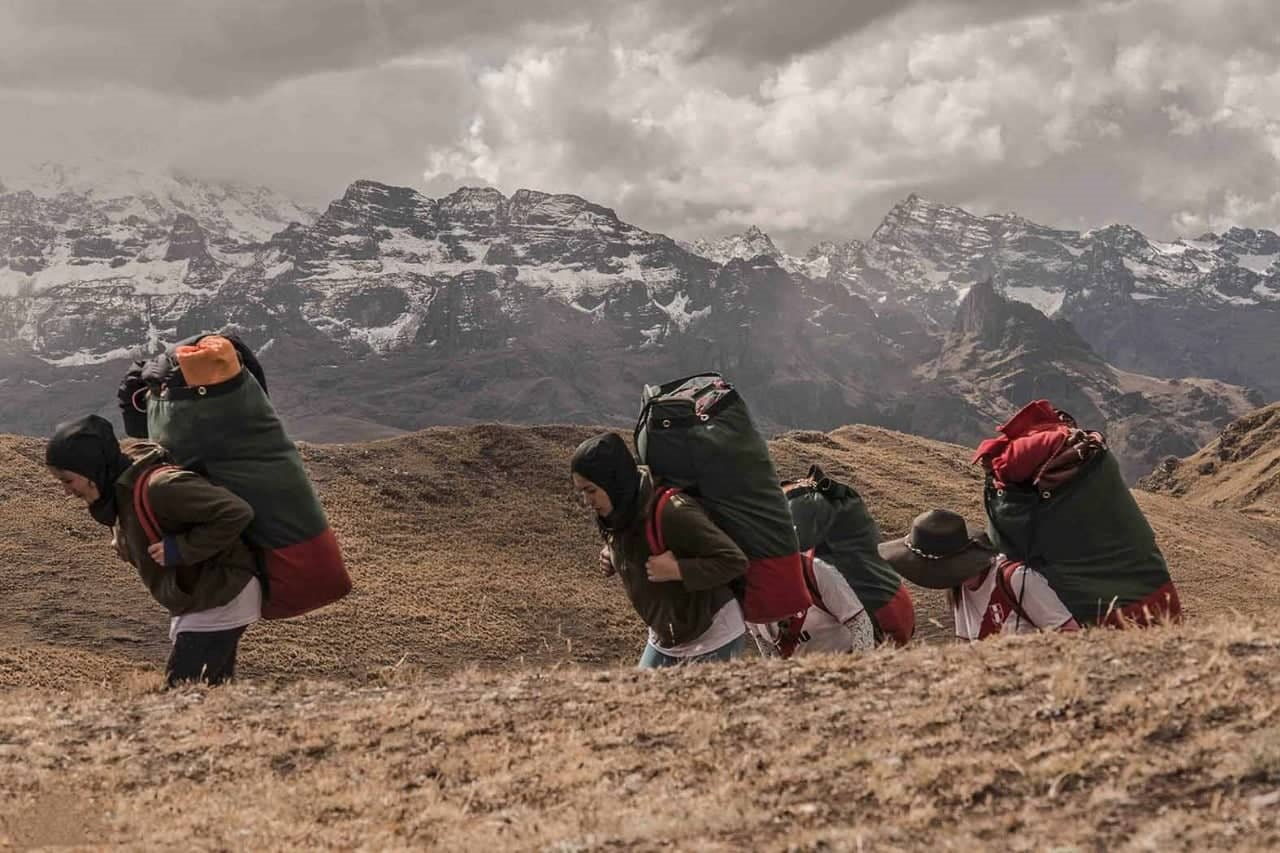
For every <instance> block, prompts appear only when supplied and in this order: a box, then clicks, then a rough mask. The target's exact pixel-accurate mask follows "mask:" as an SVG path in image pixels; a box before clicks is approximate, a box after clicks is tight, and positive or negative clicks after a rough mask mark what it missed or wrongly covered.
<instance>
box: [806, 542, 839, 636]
mask: <svg viewBox="0 0 1280 853" xmlns="http://www.w3.org/2000/svg"><path fill="white" fill-rule="evenodd" d="M800 566H801V567H802V568H803V569H804V583H805V586H807V587H809V597H810V598H812V599H813V603H814V606H816V607H817V608H818V609H819V610H821V611H822V612H824V613H826V614H827V615H828V616H830V617H831V618H832V619H835V618H836V615H835V614H834V613H832V612H831V608H830V607H827V603H826V602H825V601H823V600H822V590H821V589H819V588H818V575H817V573H816V572H815V571H814V570H813V549H812V548H810V549H809V550H808V551H801V552H800ZM836 621H837V622H838V621H840V620H839V619H836Z"/></svg>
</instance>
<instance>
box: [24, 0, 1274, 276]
mask: <svg viewBox="0 0 1280 853" xmlns="http://www.w3.org/2000/svg"><path fill="white" fill-rule="evenodd" d="M1273 6H1274V4H1273V2H1272V0H1127V2H1120V0H1117V2H1053V1H1052V0H949V1H948V0H938V1H937V2H918V3H912V2H901V0H899V2H889V0H858V2H851V0H829V1H828V2H818V1H817V0H776V2H775V0H505V2H499V0H458V2H453V0H436V2H428V1H427V0H422V2H411V0H216V2H211V0H113V2H110V3H106V2H100V0H4V2H3V3H0V115H2V116H3V117H4V121H3V125H0V126H2V127H3V130H2V131H0V178H3V174H4V171H5V169H7V168H13V167H15V166H16V165H17V164H19V163H26V162H29V161H32V160H40V159H45V160H47V159H53V160H69V161H78V160H81V159H83V158H85V157H92V156H97V157H101V158H105V159H107V160H108V161H111V162H115V161H117V160H119V161H121V162H123V161H124V160H125V159H126V158H127V159H128V160H129V161H130V162H132V163H136V162H138V161H139V160H142V161H144V162H147V163H149V164H154V165H155V166H156V167H175V168H181V169H186V170H192V171H195V172H199V173H204V174H208V175H210V176H213V177H232V178H238V179H244V180H249V181H253V182H259V183H266V184H268V185H271V186H274V187H276V188H278V189H281V190H283V191H285V192H286V193H289V194H291V195H293V196H294V197H296V198H298V199H299V200H301V201H304V202H307V203H310V204H313V205H317V206H323V205H324V204H325V203H327V202H328V201H329V200H330V199H332V198H333V197H335V196H337V195H339V194H340V193H341V192H342V190H343V188H344V187H345V186H346V185H347V184H348V183H350V182H351V181H352V180H354V179H356V178H359V177H368V178H374V179H378V180H383V181H387V182H389V183H398V184H404V185H408V186H413V187H416V188H418V189H420V190H423V191H425V192H428V193H429V194H431V195H441V194H444V193H446V192H448V191H450V190H452V189H454V188H456V187H457V186H459V185H462V184H488V185H492V186H496V187H498V188H499V189H501V190H503V191H504V192H508V193H509V192H512V191H514V190H515V189H518V188H520V187H532V188H536V189H541V190H546V191H549V192H572V193H577V194H580V195H583V196H586V197H588V198H590V199H591V200H593V201H596V202H599V203H601V204H604V205H607V206H610V207H613V208H615V209H617V210H618V212H619V214H620V215H622V216H623V218H625V219H627V220H629V221H632V222H634V223H636V224H638V225H641V226H643V227H646V228H650V229H654V230H661V231H664V232H666V233H669V234H671V235H673V236H676V237H680V238H685V239H692V238H695V237H700V236H708V235H716V234H723V233H726V232H729V231H735V230H740V229H742V228H744V227H746V226H747V225H751V224H757V225H759V226H760V227H762V228H764V229H765V230H766V231H769V232H770V233H771V234H773V235H774V237H775V239H777V240H778V241H779V242H780V243H782V244H783V245H784V246H785V248H787V249H789V250H791V251H794V252H802V251H804V250H805V249H806V248H807V247H808V246H809V245H810V244H811V243H812V242H814V241H815V240H817V239H825V238H833V239H849V238H853V237H859V238H862V237H866V236H867V235H868V234H869V233H870V232H871V230H872V229H874V227H875V225H876V224H877V223H878V222H879V220H880V219H881V218H882V217H883V215H884V214H885V212H886V211H887V210H888V209H889V207H891V206H892V204H893V203H894V202H895V201H897V200H898V199H900V198H902V197H904V196H906V195H907V194H909V193H911V192H917V193H919V194H921V195H923V196H926V197H929V198H933V199H937V200H939V201H944V202H947V203H951V204H958V205H961V206H963V207H967V208H969V209H972V210H974V211H976V212H980V213H988V212H1001V211H1016V212H1018V213H1021V214H1022V215H1024V216H1027V217H1028V218H1031V219H1034V220H1037V221H1040V222H1044V223H1046V224H1051V225H1059V226H1062V227H1070V228H1085V227H1093V226H1100V225H1106V224H1109V223H1112V222H1129V223H1132V224H1134V225H1136V226H1137V227H1139V228H1141V229H1143V230H1144V231H1146V232H1148V233H1149V234H1151V235H1152V236H1156V237H1169V236H1173V235H1178V234H1198V233H1200V232H1202V231H1204V230H1206V229H1208V228H1222V227H1225V226H1227V225H1231V224H1240V225H1249V226H1258V227H1270V228H1276V227H1277V226H1280V168H1278V166H1280V163H1278V162H1277V161H1278V160H1280V35H1278V33H1280V28H1278V27H1277V26H1276V24H1275V21H1276V18H1277V15H1276V12H1275V10H1274V8H1273Z"/></svg>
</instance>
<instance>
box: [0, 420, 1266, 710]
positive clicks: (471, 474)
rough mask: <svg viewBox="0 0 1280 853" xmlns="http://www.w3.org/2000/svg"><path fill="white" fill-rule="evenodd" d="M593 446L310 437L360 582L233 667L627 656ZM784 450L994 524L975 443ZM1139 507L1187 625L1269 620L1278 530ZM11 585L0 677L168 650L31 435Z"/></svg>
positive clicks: (862, 483)
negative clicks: (571, 471)
mask: <svg viewBox="0 0 1280 853" xmlns="http://www.w3.org/2000/svg"><path fill="white" fill-rule="evenodd" d="M623 432H624V433H625V430H623ZM592 433H593V430H592V429H591V428H586V427H559V426H549V427H508V426H477V427H467V428H434V429H429V430H426V431H423V432H419V433H414V434H411V435H407V436H403V437H399V438H394V439H389V440H385V441H377V442H372V443H368V444H353V445H324V446H304V448H303V450H304V456H305V458H306V460H307V464H308V466H309V468H310V471H311V474H312V476H313V478H314V480H315V482H316V484H317V486H318V488H319V491H320V494H321V497H322V500H323V501H324V504H325V507H326V509H327V511H328V513H329V517H330V520H331V522H332V524H333V526H334V528H335V530H336V531H337V534H338V536H339V538H340V539H341V541H342V543H343V547H344V550H345V553H346V556H347V560H348V565H349V567H350V570H351V574H352V577H353V578H354V581H355V591H354V592H353V593H352V594H351V595H350V596H348V598H347V599H345V600H343V601H341V602H339V603H338V604H336V605H334V606H331V607H328V608H326V609H324V610H321V611H319V612H317V613H315V614H312V615H309V616H307V617H304V618H301V619H295V620H289V621H286V622H275V623H262V624H259V625H257V626H255V627H254V628H252V629H250V631H249V633H248V634H247V635H246V638H245V641H244V643H243V645H242V649H241V651H242V656H241V666H240V668H239V674H240V675H241V676H242V677H243V678H246V679H248V680H253V679H258V678H263V677H270V678H275V679H282V680H292V679H300V678H308V677H320V678H329V679H338V680H343V681H348V682H351V681H356V682H359V681H362V680H365V679H367V678H369V677H371V676H370V673H375V672H377V671H379V670H380V669H382V668H385V667H390V666H395V665H397V664H400V665H402V666H415V667H421V668H423V669H426V670H428V671H430V672H433V673H445V672H450V671H455V670H459V669H464V668H467V667H469V666H472V665H475V666H479V667H482V668H485V669H512V668H522V667H538V668H546V667H549V666H552V665H555V664H560V663H565V662H574V663H580V664H585V665H589V666H602V665H611V664H623V665H632V664H634V662H635V661H636V659H637V657H638V655H639V653H640V650H641V648H642V645H643V638H644V632H643V630H642V626H641V624H640V622H639V619H638V618H637V617H636V616H635V615H634V613H633V612H632V610H631V608H630V606H629V604H628V603H627V601H626V598H625V596H624V594H623V592H622V590H621V588H620V587H619V586H618V583H617V580H616V579H605V578H602V577H601V576H600V574H599V570H598V564H597V554H598V551H599V538H598V535H597V533H596V531H595V526H594V524H593V523H592V521H591V519H590V518H589V517H588V515H587V512H586V510H585V509H583V508H582V507H581V506H580V505H579V504H578V503H577V500H576V499H575V497H574V496H573V494H572V490H571V489H570V487H569V483H568V459H569V457H570V454H571V453H572V451H573V449H574V447H575V446H576V445H577V444H578V442H579V441H581V440H582V439H584V438H586V437H587V436H589V435H591V434H592ZM771 446H772V448H773V453H774V455H775V458H776V460H777V463H778V468H779V473H780V474H782V475H783V476H797V475H801V474H803V473H804V472H805V471H807V470H808V466H809V465H810V464H811V463H814V462H816V463H818V464H820V465H821V466H822V467H823V469H824V470H825V471H827V472H828V473H829V474H830V475H831V476H832V477H835V478H839V479H843V480H845V481H846V482H849V483H851V484H852V485H854V486H855V487H856V488H857V489H858V490H859V491H860V492H862V494H863V496H864V497H865V498H866V500H867V502H868V505H869V507H870V508H871V510H872V512H873V513H874V514H875V517H876V518H877V520H878V521H879V522H880V525H881V528H882V532H883V533H884V535H885V536H886V537H889V536H895V535H899V536H900V535H902V534H903V533H905V531H906V529H907V528H908V526H909V524H910V522H911V519H912V518H913V517H914V516H915V515H916V514H917V513H919V512H921V511H922V510H924V509H928V508H931V507H948V508H953V509H957V510H959V511H961V512H964V513H965V514H966V515H968V516H969V517H970V518H971V519H973V520H975V521H980V520H981V517H982V511H981V505H980V494H981V486H982V480H981V476H980V472H979V470H978V469H977V468H976V467H975V466H972V465H970V464H969V463H968V459H969V455H970V451H969V450H968V449H967V448H962V447H958V446H954V445H947V444H942V443H939V442H935V441H930V440H927V439H922V438H917V437H913V436H907V435H902V434H899V433H895V432H891V431H889V430H885V429H879V428H871V427H862V426H856V427H845V428H842V429H838V430H835V431H834V432H831V433H817V432H793V433H787V434H784V435H782V436H780V437H779V438H778V439H776V440H775V441H774V442H773V443H772V445H771ZM1138 497H1139V501H1140V502H1141V504H1142V505H1143V507H1144V508H1145V509H1146V511H1147V513H1148V515H1149V517H1150V518H1151V520H1152V523H1153V524H1154V526H1155V528H1156V530H1157V533H1158V534H1159V536H1160V541H1161V544H1162V547H1163V548H1164V550H1165V553H1166V554H1167V555H1168V557H1169V561H1170V565H1171V567H1172V571H1173V576H1174V578H1175V579H1176V581H1177V583H1178V585H1179V588H1180V591H1181V593H1182V599H1183V604H1184V607H1185V609H1186V612H1187V615H1188V617H1189V618H1191V619H1193V620H1194V619H1199V618H1204V617H1206V616H1209V615H1212V614H1217V613H1226V612H1230V611H1232V610H1238V611H1240V612H1242V613H1246V614H1252V613H1259V614H1260V613H1263V612H1268V613H1269V612H1270V609H1271V607H1272V604H1271V603H1272V602H1274V601H1275V600H1277V597H1278V593H1280V565H1277V558H1276V548H1275V543H1276V542H1278V541H1280V522H1276V521H1272V520H1267V519H1261V518H1251V517H1248V516H1245V515H1242V514H1240V513H1238V512H1235V511H1232V510H1227V509H1213V508H1207V507H1202V506H1199V505H1194V504H1190V503H1187V502H1185V501H1180V500H1177V499H1174V498H1170V497H1167V496H1162V495H1151V494H1147V493H1138ZM1241 566H1248V567H1249V571H1247V572H1242V571H1240V567H1241ZM0 589H3V590H4V595H5V606H4V607H3V608H0V686H8V687H15V686H24V685H25V686H43V687H58V686H66V685H69V684H83V683H86V682H89V683H101V682H112V681H118V680H120V679H124V678H131V677H133V676H134V674H135V673H136V671H137V670H138V669H139V668H143V669H148V670H149V669H154V668H155V667H158V666H159V665H160V664H161V663H162V662H163V660H164V658H165V656H166V654H167V651H168V639H167V637H168V632H167V617H166V616H165V614H164V613H163V611H161V610H160V608H159V607H158V606H156V605H155V604H154V603H153V602H152V601H151V600H150V598H149V597H148V596H147V594H146V592H145V591H144V589H143V587H142V584H141V582H140V581H139V580H138V579H137V577H136V575H135V573H134V571H133V569H132V568H131V567H129V566H128V565H126V564H124V563H122V562H120V561H118V560H117V559H116V558H115V556H114V555H113V554H112V552H111V550H110V547H109V544H108V539H107V534H106V531H105V530H104V529H103V528H101V527H100V526H98V525H96V524H95V523H93V522H92V521H91V520H90V519H89V517H88V514H87V513H86V512H85V510H84V508H83V506H82V505H79V504H77V503H76V502H74V501H73V500H71V499H68V498H66V497H64V496H63V495H62V493H61V491H60V489H59V488H58V486H57V485H56V484H55V483H54V482H53V481H52V480H51V479H50V478H49V477H48V476H47V474H46V473H45V470H44V465H43V443H42V442H41V441H39V440H36V439H28V438H10V437H0ZM912 593H913V595H914V596H915V597H916V600H917V604H918V605H919V612H918V617H917V624H918V625H919V626H920V630H919V636H920V637H921V638H922V639H923V640H926V641H936V640H940V639H943V638H947V637H950V636H951V634H952V624H951V617H950V615H949V612H948V611H947V610H946V609H945V607H944V606H943V603H942V599H941V596H940V595H939V594H938V593H925V592H924V591H922V590H919V589H913V590H912Z"/></svg>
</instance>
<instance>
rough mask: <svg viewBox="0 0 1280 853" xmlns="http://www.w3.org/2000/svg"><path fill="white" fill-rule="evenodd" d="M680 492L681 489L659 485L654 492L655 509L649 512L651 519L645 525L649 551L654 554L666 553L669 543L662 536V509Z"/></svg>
mask: <svg viewBox="0 0 1280 853" xmlns="http://www.w3.org/2000/svg"><path fill="white" fill-rule="evenodd" d="M678 494H680V489H677V488H674V487H671V486H662V487H659V488H658V489H656V490H655V492H654V495H653V511H652V512H650V513H649V520H648V521H646V522H645V525H644V535H645V538H646V539H648V540H649V553H651V554H653V555H654V556H657V555H658V554H664V553H666V550H667V543H666V540H665V539H664V538H663V536H662V511H663V510H665V509H666V508H667V504H669V503H671V499H672V498H674V497H675V496H676V495H678Z"/></svg>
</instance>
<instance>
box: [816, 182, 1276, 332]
mask: <svg viewBox="0 0 1280 853" xmlns="http://www.w3.org/2000/svg"><path fill="white" fill-rule="evenodd" d="M824 248H825V249H827V250H828V251H823V250H822V249H819V250H818V251H817V252H815V253H813V254H816V255H818V256H827V257H831V256H832V255H833V254H834V253H835V252H840V251H843V252H844V253H845V255H846V258H845V259H844V262H843V264H842V266H843V273H842V274H843V275H845V276H846V277H847V280H848V282H849V284H850V286H851V287H852V288H853V289H854V290H855V291H857V292H859V293H861V294H862V295H864V296H867V297H869V298H871V299H873V300H874V301H877V302H879V301H888V300H889V299H890V298H892V299H894V300H901V299H902V297H903V295H904V294H907V295H909V296H910V298H911V300H912V301H913V303H914V305H915V306H917V307H918V308H919V309H920V310H921V311H923V312H924V313H925V314H926V315H927V316H929V318H930V319H931V320H934V321H935V322H938V323H940V324H944V325H945V324H946V323H948V322H949V321H950V318H951V316H952V315H953V314H954V313H955V307H956V306H957V305H958V304H959V303H960V300H962V299H963V298H964V295H965V293H966V292H967V290H968V288H969V287H970V286H971V285H972V284H974V283H975V282H977V281H982V280H986V279H991V280H992V281H993V283H994V284H995V285H996V287H997V289H998V290H999V291H1000V292H1001V293H1003V294H1004V295H1005V296H1007V297H1009V298H1011V299H1015V300H1017V301H1019V302H1026V303H1028V304H1031V305H1034V306H1035V307H1036V308H1038V309H1040V310H1041V311H1043V312H1044V313H1046V314H1048V315H1050V316H1052V315H1054V314H1057V313H1059V312H1063V313H1066V314H1070V313H1071V312H1072V310H1073V309H1078V308H1079V307H1080V306H1083V305H1087V304H1089V303H1090V302H1091V301H1097V300H1098V299H1103V298H1109V297H1111V296H1124V297H1126V298H1128V299H1129V300H1131V301H1134V302H1163V301H1179V300H1181V301H1194V302H1196V303H1199V304H1203V305H1211V306H1221V305H1234V306H1256V305H1271V306H1280V236H1277V235H1276V234H1275V233H1273V232H1270V231H1259V230H1249V229H1242V228H1233V229H1231V230H1230V231H1227V232H1226V233H1224V234H1220V235H1219V234H1205V235H1203V236H1202V237H1200V238H1198V239H1195V240H1176V241H1174V242H1168V243H1165V242H1160V241H1155V240H1149V239H1148V238H1147V237H1145V236H1144V235H1143V234H1142V233H1141V232H1139V231H1137V230H1135V229H1133V228H1131V227H1129V226H1127V225H1112V226H1109V227H1107V228H1100V229H1096V230H1092V231H1084V232H1078V231H1063V230H1058V229H1053V228H1048V227H1045V226H1042V225H1037V224H1036V223H1034V222H1030V221H1028V220H1026V219H1023V218H1022V217H1020V216H1016V215H990V216H976V215H974V214H971V213H969V212H967V211H965V210H962V209H960V208H958V207H950V206H947V205H942V204H935V203H932V202H929V201H927V200H925V199H922V198H920V197H919V196H915V195H913V196H910V197H908V198H907V199H906V200H904V201H903V202H901V203H899V204H898V205H896V206H895V207H894V208H893V209H892V210H891V211H890V212H889V214H888V216H886V217H885V219H884V221H883V222H882V223H881V224H880V226H879V227H878V228H877V229H876V230H875V232H874V233H873V234H872V235H871V239H870V240H868V241H867V242H866V243H865V244H862V243H853V244H849V245H848V246H845V247H836V246H833V245H829V246H828V247H824ZM830 250H835V251H834V252H830ZM829 252H830V253H829ZM833 266H835V265H834V264H833Z"/></svg>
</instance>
